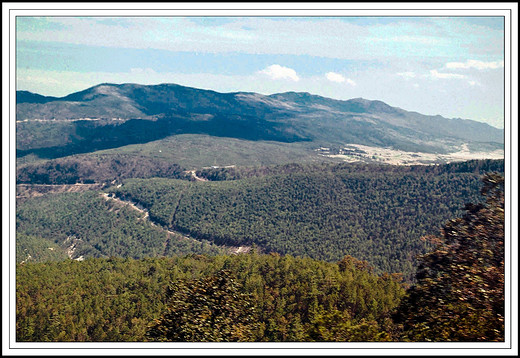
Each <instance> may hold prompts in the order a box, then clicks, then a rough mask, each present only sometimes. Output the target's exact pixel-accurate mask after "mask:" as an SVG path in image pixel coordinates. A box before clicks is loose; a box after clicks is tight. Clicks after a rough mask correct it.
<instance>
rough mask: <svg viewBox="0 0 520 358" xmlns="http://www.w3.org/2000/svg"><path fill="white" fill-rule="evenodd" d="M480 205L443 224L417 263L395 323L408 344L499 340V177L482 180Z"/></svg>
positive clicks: (501, 235)
mask: <svg viewBox="0 0 520 358" xmlns="http://www.w3.org/2000/svg"><path fill="white" fill-rule="evenodd" d="M482 193H483V194H484V195H486V197H487V200H486V202H485V203H482V204H478V205H475V204H468V205H467V206H466V214H465V215H464V216H463V217H461V218H458V219H454V220H451V221H449V222H448V223H447V224H446V225H445V226H444V230H443V235H442V237H441V238H434V239H433V240H434V241H435V242H436V243H437V245H436V247H435V249H434V250H432V251H431V252H429V253H428V254H426V255H424V256H423V257H421V259H420V265H419V269H418V272H417V284H416V285H415V286H413V287H412V288H411V289H410V290H409V292H408V293H407V296H406V298H405V299H404V300H403V301H402V302H401V305H400V308H399V314H398V315H396V319H397V321H398V322H402V323H403V330H404V333H403V339H405V340H409V341H454V342H464V341H466V342H477V341H503V340H504V338H505V337H504V314H505V311H504V298H505V296H504V283H505V282H504V278H505V277H504V238H505V236H504V178H503V177H500V176H498V175H487V176H486V177H484V187H483V189H482Z"/></svg>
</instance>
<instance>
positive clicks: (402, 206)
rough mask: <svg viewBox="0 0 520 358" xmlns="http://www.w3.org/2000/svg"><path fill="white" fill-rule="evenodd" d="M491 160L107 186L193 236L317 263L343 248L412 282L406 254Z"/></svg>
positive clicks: (475, 193) (461, 200)
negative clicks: (308, 258) (316, 260)
mask: <svg viewBox="0 0 520 358" xmlns="http://www.w3.org/2000/svg"><path fill="white" fill-rule="evenodd" d="M501 166H502V168H503V162H500V161H488V162H484V163H483V162H479V161H476V162H472V163H466V164H457V165H455V164H454V165H448V166H437V167H426V166H418V167H396V166H374V165H316V166H305V167H302V166H290V167H291V168H293V173H286V172H285V174H275V175H269V176H261V177H252V178H247V179H241V180H233V181H221V182H187V181H180V180H166V179H148V180H138V179H131V180H127V181H125V184H124V185H123V186H122V187H120V188H113V189H112V192H113V193H115V194H116V195H118V196H120V197H122V198H124V199H129V200H132V201H135V202H138V203H140V205H142V206H144V207H146V208H147V209H148V210H149V212H150V218H151V219H152V220H154V221H156V222H158V223H160V224H161V225H164V226H166V227H170V228H173V229H174V230H176V231H180V232H183V233H186V234H190V235H191V236H193V237H196V238H199V239H205V240H208V241H211V242H214V243H217V244H221V245H231V246H247V245H252V244H255V245H257V246H258V247H259V248H260V249H261V250H263V251H265V252H278V253H280V254H291V255H296V256H308V257H312V258H315V259H320V260H326V261H337V260H339V259H341V257H343V256H345V255H352V256H354V257H356V258H359V259H362V260H366V261H368V262H370V263H371V264H372V265H374V266H375V267H376V270H377V271H378V272H382V271H385V272H403V273H404V274H405V275H406V278H407V279H412V277H413V272H414V266H415V261H414V258H415V257H416V256H417V255H419V254H423V253H425V250H426V249H427V248H428V244H427V243H426V242H424V241H422V240H421V237H423V236H424V235H430V234H437V233H438V232H439V229H440V226H441V223H442V222H444V221H446V220H447V219H449V218H451V217H453V216H456V215H458V214H459V213H460V212H461V211H460V210H461V209H462V208H463V207H464V205H465V204H466V203H468V202H475V201H476V200H478V197H479V188H480V176H481V175H480V172H481V170H484V169H487V168H490V167H494V168H496V169H498V170H499V169H500V167H501ZM284 168H285V169H287V168H288V167H284Z"/></svg>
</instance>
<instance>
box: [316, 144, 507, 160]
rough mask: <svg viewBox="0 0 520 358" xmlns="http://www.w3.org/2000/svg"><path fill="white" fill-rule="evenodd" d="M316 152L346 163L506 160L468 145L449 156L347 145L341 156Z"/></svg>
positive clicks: (326, 150) (499, 154) (500, 153)
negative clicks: (470, 147)
mask: <svg viewBox="0 0 520 358" xmlns="http://www.w3.org/2000/svg"><path fill="white" fill-rule="evenodd" d="M316 151H317V152H318V154H320V155H322V156H325V157H329V158H337V159H342V160H343V161H345V162H376V163H384V164H393V165H421V164H422V165H429V164H438V163H450V162H460V161H467V160H472V159H504V151H503V150H495V151H492V152H475V151H473V152H471V151H470V150H469V149H468V145H467V144H463V145H461V146H460V147H459V150H458V151H456V152H452V153H449V154H434V153H423V152H405V151H403V150H396V149H392V148H381V147H370V146H366V145H361V144H347V145H345V148H342V149H341V150H340V151H339V154H336V153H334V154H332V153H331V152H330V150H329V148H319V149H317V150H316Z"/></svg>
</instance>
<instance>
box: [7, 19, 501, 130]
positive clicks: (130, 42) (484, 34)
mask: <svg viewBox="0 0 520 358" xmlns="http://www.w3.org/2000/svg"><path fill="white" fill-rule="evenodd" d="M16 39H17V40H16V68H17V73H16V74H17V89H20V90H29V91H32V92H36V93H40V94H43V95H52V96H64V95H67V94H69V93H72V92H75V91H79V90H83V89H85V88H87V87H90V86H94V85H96V84H99V83H103V82H110V83H126V82H131V83H142V84H158V83H177V84H181V85H185V86H191V87H197V88H204V89H212V90H215V91H219V92H237V91H249V92H259V93H263V94H271V93H277V92H285V91H302V92H310V93H314V94H318V95H322V96H326V97H331V98H337V99H349V98H355V97H363V98H367V99H378V100H382V101H384V102H386V103H388V104H390V105H392V106H397V107H401V108H403V109H406V110H411V111H417V112H420V113H424V114H431V115H435V114H440V115H443V116H445V117H450V118H456V117H460V118H468V119H474V120H479V121H483V122H487V123H489V124H491V125H494V126H496V127H500V128H503V127H504V23H503V18H501V17H424V16H422V17H389V16H385V17H375V16H372V17H23V16H19V17H17V20H16Z"/></svg>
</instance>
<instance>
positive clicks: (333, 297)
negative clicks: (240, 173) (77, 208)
mask: <svg viewBox="0 0 520 358" xmlns="http://www.w3.org/2000/svg"><path fill="white" fill-rule="evenodd" d="M452 169H453V168H452ZM458 169H460V167H458ZM387 175H388V173H387ZM256 179H258V178H256ZM483 181H484V187H483V188H482V191H481V192H482V194H483V195H485V196H486V199H487V200H486V202H484V203H480V204H467V205H466V206H465V210H466V213H465V214H464V215H463V216H462V217H460V218H456V219H452V220H451V221H449V222H448V223H447V224H446V225H445V226H444V228H443V235H442V237H441V238H433V239H431V241H432V242H433V245H434V246H433V249H432V250H431V251H430V252H429V253H427V254H425V255H423V256H422V257H421V258H420V260H419V269H418V271H417V275H416V282H415V284H414V285H413V286H411V287H410V288H408V290H406V291H405V288H406V287H407V286H408V285H406V284H403V283H402V275H399V274H388V273H382V274H377V273H376V271H375V270H374V268H373V267H372V266H371V265H370V264H369V263H368V262H366V261H361V260H359V259H357V258H354V257H352V256H348V255H347V256H344V257H343V258H342V259H340V260H339V261H337V262H325V261H318V260H314V259H311V258H308V257H307V258H306V257H293V256H291V255H284V256H280V255H278V254H274V253H272V254H269V255H263V254H259V253H258V252H257V250H256V249H253V250H252V251H251V252H250V253H248V254H242V255H231V256H230V255H217V256H208V255H194V254H192V255H188V256H176V257H170V258H167V257H160V258H142V259H139V260H136V259H130V258H116V257H111V258H109V259H106V258H87V259H85V260H84V261H74V260H68V259H66V260H60V261H57V262H51V261H46V262H40V263H38V262H33V261H31V260H27V259H26V260H24V263H20V264H18V265H17V268H16V285H17V290H16V296H17V300H16V317H17V321H16V339H17V341H21V342H41V341H63V342H68V341H77V342H79V341H98V342H101V341H121V342H123V341H150V340H151V341H196V342H201V341H211V342H215V341H243V342H245V341H257V342H263V341H266V342H267V341H268V342H304V341H313V342H317V341H321V342H325V341H339V342H348V341H363V342H378V341H468V342H474V341H503V340H504V319H505V317H504V284H505V280H504V278H505V277H504V179H503V177H501V176H499V175H497V174H488V175H486V176H485V177H484V179H483ZM183 183H184V184H185V185H186V188H188V186H190V185H192V184H190V183H189V182H183ZM212 184H213V185H215V184H218V183H212ZM186 188H185V189H186ZM94 194H95V193H93V192H87V193H82V194H81V195H83V196H84V198H85V199H86V198H87V197H88V195H94ZM97 195H99V194H97ZM181 196H182V195H181V194H179V195H178V198H180V197H181ZM54 197H55V198H56V197H59V196H54ZM150 198H153V196H150ZM102 200H105V199H102ZM27 202H30V200H28V201H27ZM54 203H59V201H57V202H54ZM42 210H43V211H45V208H44V209H42ZM94 211H96V210H94ZM58 213H59V211H58ZM73 214H77V213H73ZM58 217H59V215H58ZM69 220H70V218H69ZM51 221H52V220H51ZM49 222H50V221H49ZM63 222H64V221H62V223H63ZM19 239H20V241H21V242H23V244H24V245H25V247H22V246H20V250H19V252H20V253H21V254H26V253H27V252H28V250H29V249H30V248H31V245H32V246H33V247H35V248H38V245H44V246H46V245H51V244H52V242H49V241H45V242H44V241H39V240H37V239H34V237H31V236H30V235H25V234H24V235H19ZM49 247H53V246H49ZM25 258H27V257H25ZM44 259H46V260H49V259H56V260H59V257H55V258H49V257H47V258H44Z"/></svg>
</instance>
